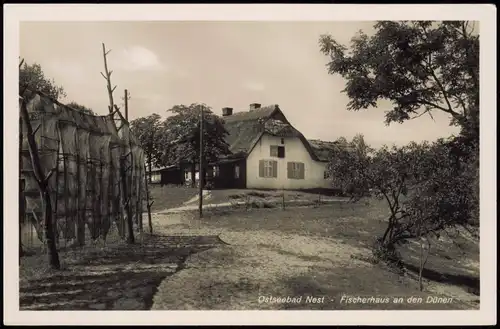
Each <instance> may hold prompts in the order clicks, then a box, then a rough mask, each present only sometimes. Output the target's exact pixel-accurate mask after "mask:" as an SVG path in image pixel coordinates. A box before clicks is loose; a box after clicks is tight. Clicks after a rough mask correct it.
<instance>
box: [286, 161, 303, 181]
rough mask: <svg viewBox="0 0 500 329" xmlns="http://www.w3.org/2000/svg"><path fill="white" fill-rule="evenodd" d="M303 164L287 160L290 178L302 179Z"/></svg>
mask: <svg viewBox="0 0 500 329" xmlns="http://www.w3.org/2000/svg"><path fill="white" fill-rule="evenodd" d="M304 171H305V168H304V164H303V163H302V162H288V163H287V172H288V178H290V179H304Z"/></svg>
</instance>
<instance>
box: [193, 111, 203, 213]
mask: <svg viewBox="0 0 500 329" xmlns="http://www.w3.org/2000/svg"><path fill="white" fill-rule="evenodd" d="M198 173H199V174H198V175H199V179H198V182H199V199H200V200H199V205H198V207H199V209H198V210H199V213H200V218H202V217H203V105H200V166H199V169H198ZM194 178H195V177H193V179H194Z"/></svg>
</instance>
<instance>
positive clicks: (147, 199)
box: [144, 165, 154, 234]
mask: <svg viewBox="0 0 500 329" xmlns="http://www.w3.org/2000/svg"><path fill="white" fill-rule="evenodd" d="M144 171H146V165H144ZM144 178H145V184H146V205H147V207H148V225H149V234H153V221H152V220H151V206H152V205H153V203H154V201H151V202H149V187H148V178H147V175H146V176H145V177H144Z"/></svg>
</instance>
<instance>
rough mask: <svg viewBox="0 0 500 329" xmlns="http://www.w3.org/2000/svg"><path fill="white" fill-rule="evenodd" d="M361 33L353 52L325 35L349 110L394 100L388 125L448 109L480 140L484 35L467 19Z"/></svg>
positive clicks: (392, 24)
mask: <svg viewBox="0 0 500 329" xmlns="http://www.w3.org/2000/svg"><path fill="white" fill-rule="evenodd" d="M374 28H375V34H374V35H373V36H370V37H369V36H368V35H366V34H365V33H364V32H362V31H360V32H359V34H358V35H357V36H355V37H354V38H352V40H351V49H350V50H348V48H347V47H346V46H344V45H341V44H339V43H338V42H337V41H336V40H334V39H333V38H332V37H331V36H330V35H322V36H321V37H320V40H319V43H320V47H321V52H322V53H323V54H325V55H327V56H328V57H329V58H330V62H329V63H328V64H327V67H328V72H329V73H330V74H340V75H341V76H342V77H344V78H345V79H346V80H347V85H346V88H345V89H344V92H345V93H347V95H348V96H349V98H350V102H349V104H348V109H349V110H360V109H367V108H369V107H375V106H376V105H377V101H379V100H388V101H390V102H391V103H392V104H393V105H394V107H393V109H392V110H390V111H388V112H386V123H387V124H389V123H391V122H400V123H401V122H404V121H406V120H409V119H413V118H416V117H419V116H421V115H423V114H429V115H430V116H432V113H433V112H434V111H442V112H445V113H447V114H448V115H450V116H451V124H452V125H459V126H460V127H461V128H462V133H463V134H465V135H470V136H472V138H476V139H477V138H478V136H479V36H478V35H477V34H476V33H475V32H474V23H471V22H467V21H444V22H431V21H404V22H396V21H381V22H377V23H376V24H375V25H374Z"/></svg>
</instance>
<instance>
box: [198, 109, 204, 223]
mask: <svg viewBox="0 0 500 329" xmlns="http://www.w3.org/2000/svg"><path fill="white" fill-rule="evenodd" d="M198 172H199V179H198V181H199V199H200V200H199V205H198V207H199V209H198V210H199V212H200V218H202V217H203V105H200V167H199V169H198Z"/></svg>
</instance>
